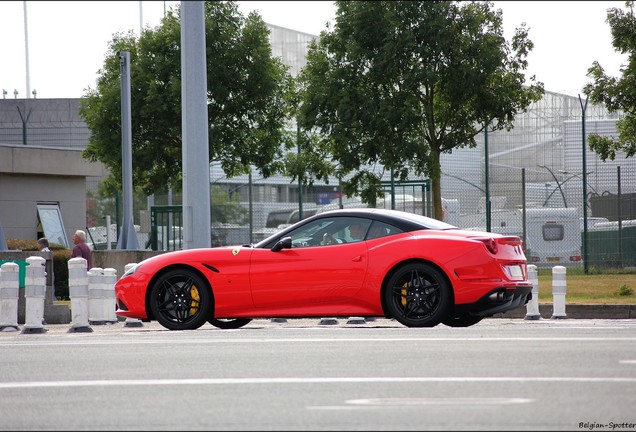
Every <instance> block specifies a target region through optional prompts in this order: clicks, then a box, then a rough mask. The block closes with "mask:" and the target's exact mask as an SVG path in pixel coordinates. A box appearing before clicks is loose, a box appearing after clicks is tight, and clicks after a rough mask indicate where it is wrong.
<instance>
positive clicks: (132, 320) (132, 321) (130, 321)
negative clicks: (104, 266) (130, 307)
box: [113, 263, 144, 327]
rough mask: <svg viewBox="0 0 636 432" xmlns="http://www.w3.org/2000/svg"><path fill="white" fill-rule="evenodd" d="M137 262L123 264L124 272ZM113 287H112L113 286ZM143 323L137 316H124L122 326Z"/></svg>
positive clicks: (141, 324)
mask: <svg viewBox="0 0 636 432" xmlns="http://www.w3.org/2000/svg"><path fill="white" fill-rule="evenodd" d="M136 265H137V263H128V264H126V265H125V266H124V273H126V272H127V271H128V270H130V269H131V268H133V267H134V266H136ZM113 288H114V287H113ZM115 301H117V299H115ZM143 326H144V323H143V322H142V321H141V320H140V319H137V318H126V321H125V322H124V327H143Z"/></svg>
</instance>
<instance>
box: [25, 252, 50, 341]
mask: <svg viewBox="0 0 636 432" xmlns="http://www.w3.org/2000/svg"><path fill="white" fill-rule="evenodd" d="M26 261H27V263H28V264H29V265H28V266H27V267H26V278H25V283H24V304H25V306H24V315H25V318H24V329H23V330H22V333H44V332H45V331H46V330H45V329H44V325H43V324H42V323H43V321H44V296H45V294H46V270H45V268H44V265H45V263H46V260H45V259H44V258H42V257H39V256H32V257H29V258H27V259H26Z"/></svg>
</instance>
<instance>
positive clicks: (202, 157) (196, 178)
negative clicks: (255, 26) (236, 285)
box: [181, 1, 212, 249]
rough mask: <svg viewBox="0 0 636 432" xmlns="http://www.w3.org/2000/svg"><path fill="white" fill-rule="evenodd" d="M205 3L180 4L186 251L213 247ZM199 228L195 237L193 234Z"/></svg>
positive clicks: (184, 238) (184, 240)
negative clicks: (211, 244)
mask: <svg viewBox="0 0 636 432" xmlns="http://www.w3.org/2000/svg"><path fill="white" fill-rule="evenodd" d="M203 3H204V2H203V1H182V2H181V77H182V78H181V105H182V109H181V112H182V119H181V125H182V128H181V130H182V131H183V132H182V137H183V146H182V155H183V242H184V249H191V248H196V247H210V243H211V241H212V227H211V225H210V222H211V209H210V147H209V137H208V124H209V120H208V88H207V72H206V71H207V69H206V67H207V60H206V53H205V12H204V4H203ZM195 227H196V235H194V230H195Z"/></svg>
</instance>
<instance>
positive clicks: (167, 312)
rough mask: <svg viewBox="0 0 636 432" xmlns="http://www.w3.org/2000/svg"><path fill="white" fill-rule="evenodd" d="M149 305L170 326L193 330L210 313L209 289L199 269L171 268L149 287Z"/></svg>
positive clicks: (161, 320) (158, 318)
mask: <svg viewBox="0 0 636 432" xmlns="http://www.w3.org/2000/svg"><path fill="white" fill-rule="evenodd" d="M150 309H151V311H152V314H153V316H154V317H155V319H156V320H157V321H158V322H159V324H161V325H162V326H164V327H165V328H167V329H169V330H195V329H198V328H199V327H201V326H202V325H203V324H205V323H206V322H207V321H208V319H209V317H210V316H211V315H212V292H211V291H210V289H209V287H208V285H207V284H206V283H205V282H204V280H203V278H202V277H201V276H200V275H199V274H198V273H195V272H194V271H192V270H187V269H176V270H171V271H169V272H168V273H166V274H164V275H163V276H161V277H160V278H159V279H158V280H157V282H156V283H155V284H154V286H153V287H152V291H151V293H150Z"/></svg>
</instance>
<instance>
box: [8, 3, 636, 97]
mask: <svg viewBox="0 0 636 432" xmlns="http://www.w3.org/2000/svg"><path fill="white" fill-rule="evenodd" d="M237 3H238V5H239V9H240V11H241V12H242V13H243V14H245V15H247V14H248V13H249V12H250V11H252V10H256V11H258V12H259V13H260V15H261V16H262V17H263V19H264V21H265V22H267V23H269V24H274V25H277V26H281V27H286V28H289V29H293V30H298V31H302V32H305V33H310V34H316V35H318V34H319V33H320V31H321V30H324V29H325V24H326V23H327V22H331V23H332V24H333V21H334V19H335V10H336V8H335V5H334V3H333V2H331V1H238V2H237ZM25 4H26V17H27V20H26V29H27V31H26V34H27V35H28V38H25V19H24V16H25V14H24V10H25ZM179 4H180V2H178V1H27V2H24V1H0V88H2V90H3V97H5V98H7V99H9V98H15V97H17V98H18V99H23V98H25V97H29V98H32V97H37V98H79V97H82V96H83V95H84V94H85V91H86V90H87V89H88V88H91V89H94V88H95V87H96V79H97V77H98V76H99V69H100V68H101V67H102V65H103V62H104V58H105V56H106V53H107V48H108V42H109V41H110V40H111V39H112V36H113V34H115V33H118V32H128V31H130V30H132V31H134V32H135V33H136V34H139V31H140V28H141V26H142V23H143V25H144V27H145V26H150V27H155V26H156V25H158V24H159V21H160V19H161V17H163V15H164V11H165V10H166V9H170V8H174V7H178V6H179ZM493 4H494V7H495V8H498V9H501V10H502V11H503V20H504V36H505V37H506V40H508V41H509V42H510V40H511V37H512V35H513V33H514V29H515V28H516V27H518V26H520V25H521V23H522V22H525V23H526V25H527V27H528V28H529V38H530V40H532V41H533V42H534V45H535V46H534V49H533V51H532V52H531V53H530V55H529V56H528V62H529V65H528V69H527V70H526V75H527V76H530V75H533V74H534V75H536V78H537V80H538V81H541V82H543V83H544V86H545V89H546V90H547V91H552V92H557V93H563V94H567V95H572V96H576V95H578V94H582V88H583V86H584V85H585V84H586V83H588V82H589V78H588V77H586V73H587V69H588V68H589V67H590V66H591V65H592V63H593V62H594V61H595V60H597V61H599V63H600V64H601V66H602V67H603V68H604V69H605V71H606V73H607V74H609V75H613V76H617V77H619V76H620V67H621V64H624V63H626V60H627V56H625V55H621V54H619V53H617V52H616V51H615V50H614V48H613V47H612V43H611V33H610V28H609V26H608V24H607V23H606V22H605V20H606V18H607V9H608V8H611V7H617V8H621V9H624V8H625V2H624V1H494V2H493ZM25 40H27V41H28V44H27V43H25ZM27 48H28V50H27ZM27 51H28V70H29V74H27V73H26V71H27V55H26V53H27ZM27 76H28V80H27ZM27 81H28V82H27ZM16 91H17V95H16V94H15V92H16ZM5 92H6V93H5Z"/></svg>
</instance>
